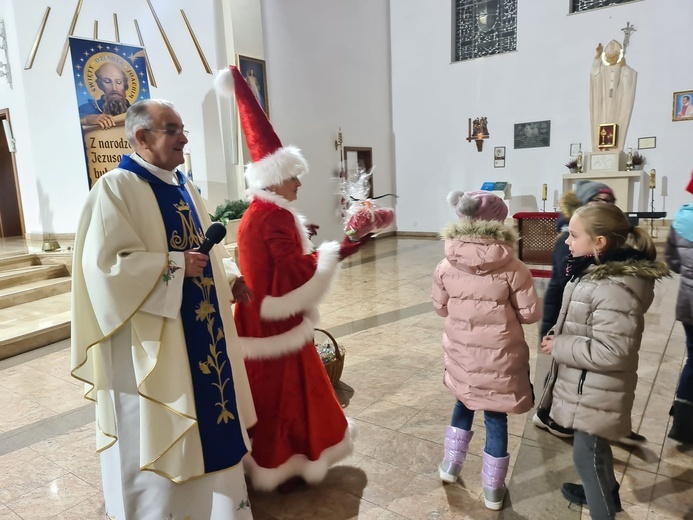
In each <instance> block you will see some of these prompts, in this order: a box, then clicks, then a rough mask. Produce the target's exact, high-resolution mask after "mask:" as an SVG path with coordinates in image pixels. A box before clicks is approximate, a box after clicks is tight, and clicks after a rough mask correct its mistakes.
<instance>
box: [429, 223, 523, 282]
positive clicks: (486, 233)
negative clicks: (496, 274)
mask: <svg viewBox="0 0 693 520" xmlns="http://www.w3.org/2000/svg"><path fill="white" fill-rule="evenodd" d="M441 236H442V238H443V239H445V258H447V260H448V262H450V264H451V265H452V266H453V267H455V268H456V269H460V270H462V271H469V272H472V273H476V274H483V273H486V272H489V271H495V270H496V269H499V268H500V267H502V266H504V265H506V264H507V263H508V262H510V261H511V260H512V259H514V258H515V251H514V246H515V243H516V242H517V234H516V233H515V231H513V230H512V229H511V228H509V227H507V226H506V225H505V224H503V223H502V222H496V221H488V220H462V221H460V222H455V223H453V224H450V225H448V226H447V227H445V229H443V231H442V232H441Z"/></svg>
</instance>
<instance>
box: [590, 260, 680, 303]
mask: <svg viewBox="0 0 693 520" xmlns="http://www.w3.org/2000/svg"><path fill="white" fill-rule="evenodd" d="M668 276H671V273H670V271H669V268H668V267H667V266H666V264H665V263H663V262H657V261H654V260H643V259H629V260H625V261H615V260H612V261H606V262H604V263H603V264H595V265H592V266H590V267H589V268H588V269H587V272H586V273H585V274H584V276H583V279H584V280H585V281H587V282H588V283H589V282H592V283H596V284H598V285H602V284H617V285H622V286H625V287H626V288H627V289H628V291H629V292H630V293H631V294H633V295H634V296H635V297H636V298H638V300H640V302H641V304H642V307H643V309H644V311H645V312H646V311H647V309H649V307H650V305H651V304H652V300H653V299H654V284H655V282H656V281H657V280H661V279H662V278H664V277H668Z"/></svg>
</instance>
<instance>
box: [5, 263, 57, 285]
mask: <svg viewBox="0 0 693 520" xmlns="http://www.w3.org/2000/svg"><path fill="white" fill-rule="evenodd" d="M67 274H68V271H67V268H66V267H65V266H64V265H30V266H23V267H16V268H13V269H8V270H4V271H0V289H5V288H7V287H12V286H17V285H22V284H26V283H31V282H36V281H38V280H49V279H51V278H59V277H61V276H66V275H67Z"/></svg>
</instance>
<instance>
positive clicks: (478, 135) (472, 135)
mask: <svg viewBox="0 0 693 520" xmlns="http://www.w3.org/2000/svg"><path fill="white" fill-rule="evenodd" d="M489 137H490V136H489V133H488V120H487V119H486V118H485V117H477V118H476V119H475V120H474V121H473V122H472V118H471V117H470V118H469V120H468V123H467V142H470V143H471V142H472V141H474V142H475V143H476V150H477V152H480V151H481V150H483V148H484V139H488V138H489Z"/></svg>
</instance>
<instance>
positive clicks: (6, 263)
mask: <svg viewBox="0 0 693 520" xmlns="http://www.w3.org/2000/svg"><path fill="white" fill-rule="evenodd" d="M39 264H41V260H40V259H39V257H38V256H37V255H34V254H22V255H14V256H5V257H2V258H0V271H6V270H8V269H16V268H18V267H28V266H31V265H39Z"/></svg>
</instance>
